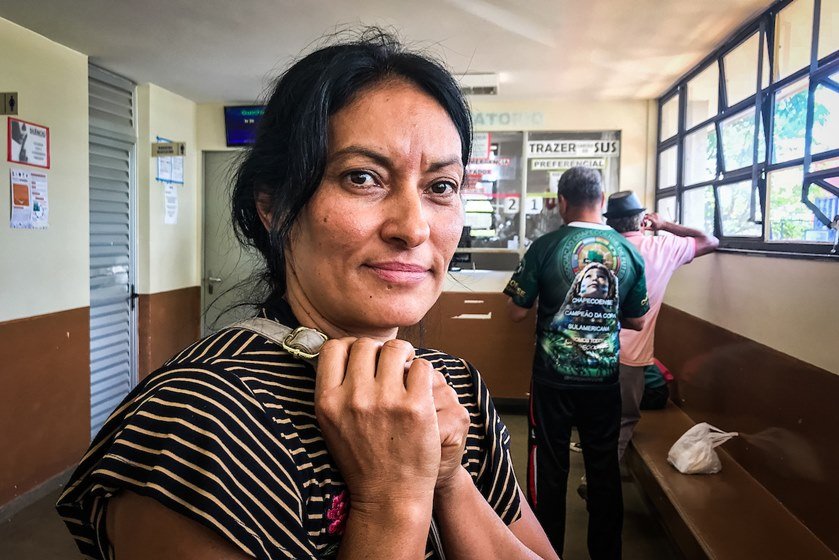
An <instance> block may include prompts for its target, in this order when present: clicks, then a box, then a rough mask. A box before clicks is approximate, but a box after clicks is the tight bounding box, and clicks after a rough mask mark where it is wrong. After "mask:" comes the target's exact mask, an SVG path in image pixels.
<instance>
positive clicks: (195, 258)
mask: <svg viewBox="0 0 839 560" xmlns="http://www.w3.org/2000/svg"><path fill="white" fill-rule="evenodd" d="M137 107H138V144H137V156H138V157H137V161H138V165H137V189H138V192H137V200H138V212H137V216H138V227H137V235H138V273H139V275H138V283H137V284H138V286H139V287H138V291H139V292H140V293H144V294H148V293H157V292H165V291H169V290H176V289H180V288H186V287H190V286H198V285H200V283H201V273H200V263H201V238H200V230H201V209H200V205H199V202H200V197H199V190H200V188H201V176H200V170H199V162H200V148H199V146H198V135H197V105H196V104H195V103H194V102H193V101H190V100H189V99H186V98H184V97H181V96H179V95H176V94H174V93H171V92H169V91H167V90H165V89H163V88H161V87H158V86H156V85H154V84H143V85H141V86H138V87H137ZM157 137H161V138H166V139H168V140H172V141H177V142H186V156H185V158H184V184H183V185H180V186H178V187H177V189H178V207H179V208H178V222H177V224H165V223H164V186H163V184H162V183H158V182H157V181H155V180H154V179H155V176H156V171H157V161H156V160H155V158H152V157H151V144H152V142H155V141H156V139H157Z"/></svg>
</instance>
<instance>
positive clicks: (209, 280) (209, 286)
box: [207, 272, 221, 295]
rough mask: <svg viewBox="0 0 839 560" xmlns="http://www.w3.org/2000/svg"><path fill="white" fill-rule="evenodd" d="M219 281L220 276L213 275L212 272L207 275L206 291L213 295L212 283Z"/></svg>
mask: <svg viewBox="0 0 839 560" xmlns="http://www.w3.org/2000/svg"><path fill="white" fill-rule="evenodd" d="M219 282H221V278H219V277H218V276H213V273H212V272H211V273H210V274H209V276H207V291H208V292H210V295H213V284H218V283H219Z"/></svg>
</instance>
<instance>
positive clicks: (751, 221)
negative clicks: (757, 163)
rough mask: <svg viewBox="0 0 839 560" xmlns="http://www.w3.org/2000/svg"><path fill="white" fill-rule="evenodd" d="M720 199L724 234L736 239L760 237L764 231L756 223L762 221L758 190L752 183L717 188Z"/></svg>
mask: <svg viewBox="0 0 839 560" xmlns="http://www.w3.org/2000/svg"><path fill="white" fill-rule="evenodd" d="M717 195H718V196H719V198H720V221H721V223H722V234H723V235H726V236H736V237H760V235H761V234H762V229H761V225H760V224H756V223H755V222H756V221H760V220H761V213H760V204H759V203H758V200H757V190H756V189H753V188H752V182H751V181H740V182H739V183H733V184H730V185H720V186H719V187H718V188H717Z"/></svg>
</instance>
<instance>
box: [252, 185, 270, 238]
mask: <svg viewBox="0 0 839 560" xmlns="http://www.w3.org/2000/svg"><path fill="white" fill-rule="evenodd" d="M256 211H257V213H259V219H260V221H261V222H262V225H263V226H264V227H265V230H266V231H271V223H272V220H273V217H274V215H273V212H272V210H271V197H270V196H268V193H266V192H262V191H260V192H258V193H256Z"/></svg>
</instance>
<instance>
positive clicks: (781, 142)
mask: <svg viewBox="0 0 839 560" xmlns="http://www.w3.org/2000/svg"><path fill="white" fill-rule="evenodd" d="M807 94H808V92H807V79H806V78H804V79H801V80H798V81H797V82H795V83H792V84H790V85H788V86H787V87H785V88H783V89H781V90H778V93H776V94H775V114H774V116H773V129H774V130H773V134H772V147H773V154H774V156H773V161H775V162H779V161H789V160H791V159H795V158H800V157H804V129H805V128H806V124H807Z"/></svg>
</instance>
